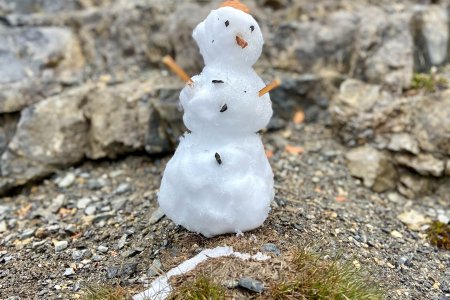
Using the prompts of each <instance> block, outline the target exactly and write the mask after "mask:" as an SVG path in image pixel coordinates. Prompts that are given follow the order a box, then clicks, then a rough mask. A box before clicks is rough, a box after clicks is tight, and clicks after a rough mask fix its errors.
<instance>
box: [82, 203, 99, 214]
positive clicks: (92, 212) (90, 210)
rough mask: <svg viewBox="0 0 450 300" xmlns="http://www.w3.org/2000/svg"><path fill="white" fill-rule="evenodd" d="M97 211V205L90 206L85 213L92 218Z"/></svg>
mask: <svg viewBox="0 0 450 300" xmlns="http://www.w3.org/2000/svg"><path fill="white" fill-rule="evenodd" d="M96 210H97V208H96V207H95V205H89V206H88V207H86V209H85V210H84V213H85V214H86V215H88V216H92V215H94V214H95V211H96Z"/></svg>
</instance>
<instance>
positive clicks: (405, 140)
mask: <svg viewBox="0 0 450 300" xmlns="http://www.w3.org/2000/svg"><path fill="white" fill-rule="evenodd" d="M386 148H387V149H389V150H392V151H396V152H402V151H405V152H409V153H412V154H416V155H417V154H419V151H420V150H419V144H418V143H417V141H416V139H415V138H414V137H412V136H411V135H410V134H407V133H394V134H393V135H392V136H391V137H390V141H389V144H388V145H387V147H386Z"/></svg>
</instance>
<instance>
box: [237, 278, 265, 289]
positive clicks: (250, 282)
mask: <svg viewBox="0 0 450 300" xmlns="http://www.w3.org/2000/svg"><path fill="white" fill-rule="evenodd" d="M238 286H240V287H242V288H245V289H247V290H249V291H252V292H256V293H262V292H263V291H264V285H263V283H262V282H260V281H258V280H255V279H252V278H247V277H244V278H241V279H239V283H238Z"/></svg>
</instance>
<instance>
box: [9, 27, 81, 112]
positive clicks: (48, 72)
mask: <svg viewBox="0 0 450 300" xmlns="http://www.w3.org/2000/svg"><path fill="white" fill-rule="evenodd" d="M0 45H1V46H0V113H11V112H17V111H20V110H21V109H23V108H25V107H27V106H29V105H31V104H33V103H35V102H38V101H40V100H42V99H45V98H46V97H49V96H51V95H53V94H56V93H59V92H61V90H62V85H67V84H72V83H74V82H76V81H79V80H80V77H81V74H82V68H83V66H84V59H83V55H82V52H81V48H80V44H79V43H78V40H77V39H76V37H75V35H74V34H73V32H72V30H71V29H69V28H57V27H34V28H29V27H26V28H13V29H11V28H7V29H6V28H3V29H2V28H0Z"/></svg>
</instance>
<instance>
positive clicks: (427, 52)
mask: <svg viewBox="0 0 450 300" xmlns="http://www.w3.org/2000/svg"><path fill="white" fill-rule="evenodd" d="M414 9H415V11H414V16H413V20H412V26H411V27H412V30H413V34H414V42H415V48H414V50H415V51H414V58H415V65H416V66H415V67H416V69H417V70H418V71H420V72H428V71H429V69H430V68H431V67H432V66H439V65H441V64H443V63H444V62H445V60H446V58H447V50H448V43H449V30H448V23H449V18H448V12H447V11H446V9H445V8H444V7H441V6H439V5H426V6H425V5H420V6H415V7H414Z"/></svg>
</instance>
